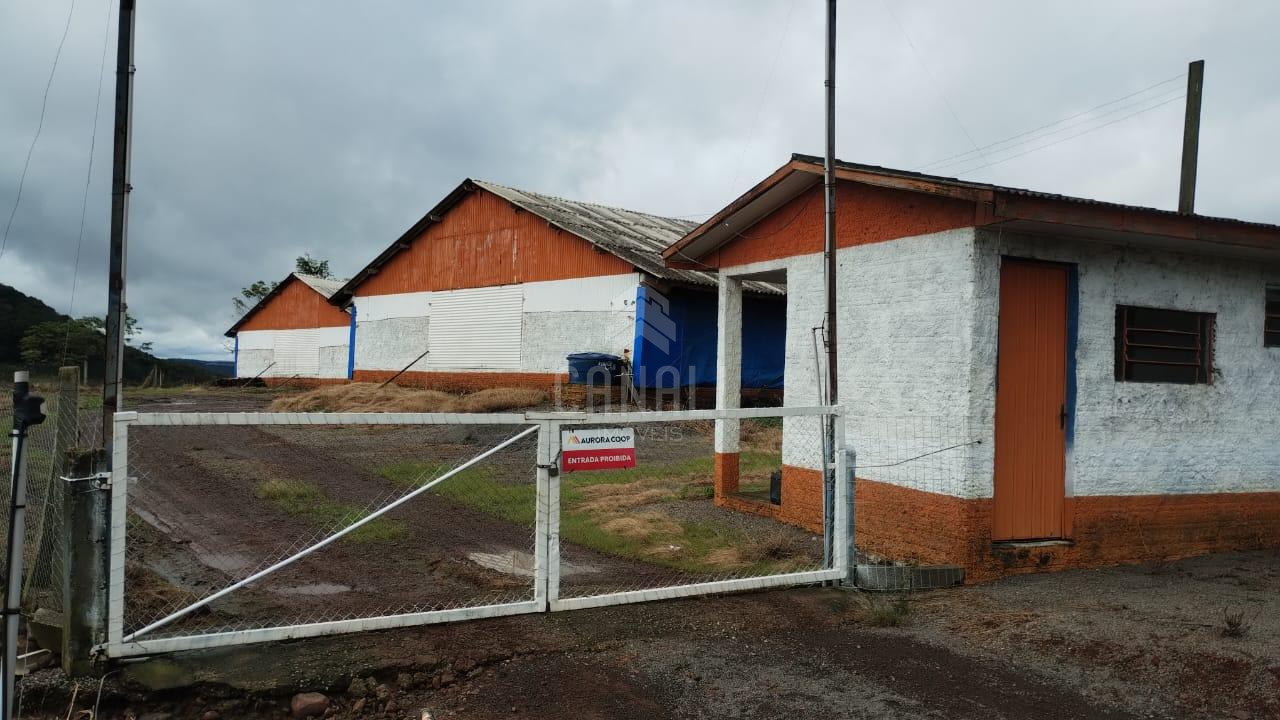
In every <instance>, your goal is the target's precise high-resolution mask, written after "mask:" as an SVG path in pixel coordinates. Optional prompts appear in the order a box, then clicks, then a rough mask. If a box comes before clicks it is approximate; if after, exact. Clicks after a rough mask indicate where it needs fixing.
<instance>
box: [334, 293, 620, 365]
mask: <svg viewBox="0 0 1280 720" xmlns="http://www.w3.org/2000/svg"><path fill="white" fill-rule="evenodd" d="M639 282H640V275H639V274H637V273H628V274H624V275H606V276H599V277H586V278H575V279H572V280H550V281H543V282H529V283H523V284H522V285H521V288H522V289H523V292H524V309H523V313H522V328H521V339H520V345H521V347H520V367H519V368H508V369H504V370H503V371H504V372H509V371H511V370H519V371H521V372H540V373H562V372H565V371H566V363H565V356H566V355H568V354H569V353H573V352H592V351H595V352H608V353H613V354H621V352H622V350H623V349H630V348H631V345H632V341H633V338H634V334H635V297H636V288H637V286H638V285H639ZM452 292H459V291H452V290H446V291H432V292H415V293H400V294H391V295H368V296H365V295H360V296H357V297H356V298H355V301H354V302H355V305H356V310H357V315H356V320H357V322H356V353H355V366H356V369H357V370H400V369H401V368H403V367H404V366H405V365H406V364H407V363H409V362H410V361H412V360H413V359H414V358H415V357H417V356H418V355H419V354H420V353H422V351H424V350H426V349H427V348H428V342H429V333H430V325H431V322H430V305H431V302H432V298H433V297H435V296H438V295H444V294H447V293H452ZM462 292H465V291H462ZM411 369H412V370H423V371H425V370H428V369H430V370H432V371H441V370H444V371H448V370H457V371H476V372H482V371H481V370H475V369H474V368H469V367H458V368H442V367H437V366H434V365H433V366H431V367H430V368H428V364H427V360H425V359H424V360H422V361H419V362H418V363H415V365H414V367H413V368H411Z"/></svg>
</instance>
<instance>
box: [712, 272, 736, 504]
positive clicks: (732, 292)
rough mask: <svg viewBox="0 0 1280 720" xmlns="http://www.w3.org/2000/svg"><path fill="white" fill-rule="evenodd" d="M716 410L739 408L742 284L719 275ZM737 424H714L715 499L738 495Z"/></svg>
mask: <svg viewBox="0 0 1280 720" xmlns="http://www.w3.org/2000/svg"><path fill="white" fill-rule="evenodd" d="M716 328H717V334H716V407H717V408H721V409H724V408H737V407H741V405H742V281H741V280H739V279H737V278H734V277H729V276H727V275H724V274H723V273H721V275H720V298H719V303H718V304H717V317H716ZM740 424H741V422H740V421H739V420H717V421H716V461H715V473H716V475H715V495H716V502H717V503H719V502H721V501H722V500H723V498H724V497H725V496H726V495H731V494H733V493H735V492H737V491H738V451H739V426H740Z"/></svg>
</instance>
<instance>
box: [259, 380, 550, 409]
mask: <svg viewBox="0 0 1280 720" xmlns="http://www.w3.org/2000/svg"><path fill="white" fill-rule="evenodd" d="M546 400H547V394H546V393H544V392H542V391H541V390H535V389H533V388H487V389H484V390H479V391H477V392H474V393H469V394H467V395H452V394H450V393H446V392H440V391H439V390H422V389H417V388H403V387H400V386H398V385H388V386H386V387H383V388H380V387H378V386H377V385H375V384H374V383H351V384H349V385H324V386H321V387H318V388H314V389H312V390H307V391H305V392H301V393H294V394H290V395H284V396H282V397H278V398H276V399H275V400H273V401H272V402H271V406H270V408H269V409H270V410H271V411H273V412H462V413H471V412H498V411H502V410H517V409H524V408H529V407H534V406H537V405H541V404H542V403H544V402H546Z"/></svg>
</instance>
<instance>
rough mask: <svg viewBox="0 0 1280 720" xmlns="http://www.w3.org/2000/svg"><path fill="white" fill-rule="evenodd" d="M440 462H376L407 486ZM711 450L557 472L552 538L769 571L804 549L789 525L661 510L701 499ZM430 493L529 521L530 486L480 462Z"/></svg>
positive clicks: (436, 472) (764, 463)
mask: <svg viewBox="0 0 1280 720" xmlns="http://www.w3.org/2000/svg"><path fill="white" fill-rule="evenodd" d="M778 461H779V458H778V456H777V455H775V454H773V453H767V452H744V453H743V454H742V459H741V463H742V466H743V467H751V468H758V469H764V468H766V467H777V463H778ZM449 467H450V466H448V465H446V464H443V463H432V462H415V461H408V462H399V463H394V464H391V465H386V466H383V467H381V468H379V469H378V471H377V472H378V474H379V475H381V476H382V477H384V478H387V479H388V480H390V481H392V482H393V483H395V484H397V485H399V486H401V487H403V488H406V489H412V488H414V487H419V486H420V485H422V484H423V483H425V482H429V481H430V480H432V479H434V478H436V477H439V476H440V475H441V474H442V473H444V472H446V471H447V470H448V469H449ZM713 474H714V467H713V461H712V459H711V458H701V457H699V458H690V459H684V460H673V461H670V462H666V463H654V462H649V463H644V464H642V465H640V466H638V467H636V468H632V469H629V470H606V471H598V472H580V473H566V474H564V475H561V477H560V498H561V512H560V537H561V538H563V539H564V540H565V541H566V542H569V543H572V544H574V545H578V546H581V547H585V548H588V549H591V550H595V551H597V552H601V553H605V554H608V555H615V556H618V557H625V558H632V559H637V560H643V561H645V562H649V563H654V564H657V565H663V566H666V567H670V568H674V569H677V570H682V571H686V572H698V573H708V572H723V571H726V570H734V571H741V572H755V573H772V572H780V571H785V570H790V569H794V568H795V567H796V566H797V565H800V564H803V563H805V562H807V561H808V550H809V548H808V547H807V546H806V545H805V543H804V542H803V540H802V539H800V538H799V537H797V535H796V533H795V532H788V531H787V530H785V529H782V528H779V529H778V530H777V532H775V533H770V534H768V535H767V536H762V537H752V536H751V535H749V534H748V533H746V532H744V531H743V530H741V529H739V528H738V527H736V526H731V525H729V524H727V523H720V522H715V521H711V520H700V521H692V520H681V519H677V518H674V517H672V516H671V515H670V514H669V513H668V512H665V511H664V509H663V506H664V505H665V504H668V503H677V502H685V501H689V500H704V501H705V500H709V499H710V498H711V497H712V495H713V487H712V478H713ZM431 492H432V493H434V494H437V495H439V496H441V497H445V498H448V499H450V500H453V501H455V502H457V503H459V504H461V505H465V506H467V507H471V508H474V509H476V510H478V511H480V512H483V513H485V514H487V515H490V516H493V517H497V518H500V519H502V520H505V521H507V522H511V523H515V524H519V525H523V526H525V527H532V526H533V524H534V521H535V518H534V503H535V500H536V490H535V487H534V484H533V482H532V478H530V479H529V481H528V482H512V481H510V479H508V478H507V477H506V476H501V475H500V471H498V470H496V469H494V468H491V467H486V466H476V467H471V468H468V469H466V470H464V471H462V472H461V473H458V474H457V475H455V476H453V477H451V478H449V479H448V480H445V481H444V482H442V483H440V484H439V485H437V486H436V487H434V488H432V490H431Z"/></svg>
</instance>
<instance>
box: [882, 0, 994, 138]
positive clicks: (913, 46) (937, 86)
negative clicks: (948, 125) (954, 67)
mask: <svg viewBox="0 0 1280 720" xmlns="http://www.w3.org/2000/svg"><path fill="white" fill-rule="evenodd" d="M880 4H881V6H883V7H884V11H885V12H886V13H888V14H889V17H890V18H891V19H892V20H893V24H894V25H897V26H898V32H901V33H902V37H903V39H905V40H906V41H907V47H909V48H911V52H912V54H913V55H915V59H916V64H917V65H919V66H920V67H921V68H923V69H924V73H925V75H928V76H929V82H931V83H933V89H934V91H935V92H937V93H938V96H939V97H941V98H942V104H943V105H946V106H947V112H948V113H950V114H951V119H952V120H955V122H956V125H957V126H959V128H960V132H962V133H964V136H965V138H967V139H968V140H969V144H970V145H972V146H973V148H974V150H975V151H976V152H977V153H978V155H979V156H981V157H982V158H983V159H986V156H985V155H983V153H982V148H980V147H978V143H976V142H974V140H973V135H971V134H970V133H969V129H968V128H966V127H965V126H964V123H963V122H961V121H960V116H959V115H958V114H956V110H955V108H953V107H952V106H951V101H950V100H948V99H947V94H946V93H945V92H943V91H942V86H941V85H940V84H938V79H937V78H935V77H934V76H933V71H931V70H930V69H929V66H928V65H927V64H926V63H925V62H924V59H923V58H922V57H921V55H920V51H919V50H917V49H916V44H915V43H913V42H911V36H910V35H908V34H907V29H906V28H905V27H904V26H903V25H902V23H901V22H899V21H898V16H897V15H894V14H893V9H892V8H891V7H890V6H889V3H888V2H887V1H886V0H880Z"/></svg>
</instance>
